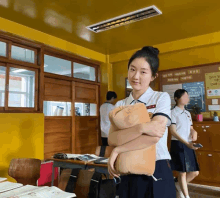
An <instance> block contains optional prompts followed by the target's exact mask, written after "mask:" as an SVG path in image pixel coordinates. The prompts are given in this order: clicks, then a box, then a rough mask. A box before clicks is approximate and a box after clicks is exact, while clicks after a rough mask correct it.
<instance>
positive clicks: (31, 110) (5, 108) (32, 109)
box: [0, 64, 39, 113]
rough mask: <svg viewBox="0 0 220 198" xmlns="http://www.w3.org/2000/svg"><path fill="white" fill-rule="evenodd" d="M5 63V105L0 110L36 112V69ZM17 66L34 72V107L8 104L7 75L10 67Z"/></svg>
mask: <svg viewBox="0 0 220 198" xmlns="http://www.w3.org/2000/svg"><path fill="white" fill-rule="evenodd" d="M5 65H6V84H5V106H4V107H3V108H1V109H0V110H1V111H3V112H5V111H7V112H14V113H20V112H37V111H38V94H39V93H38V90H39V88H38V73H39V72H38V70H37V69H34V68H27V67H24V66H23V67H22V66H18V65H14V64H5ZM11 67H12V68H18V69H26V70H30V71H34V72H35V88H34V107H10V106H8V101H9V75H10V72H9V71H10V68H11Z"/></svg>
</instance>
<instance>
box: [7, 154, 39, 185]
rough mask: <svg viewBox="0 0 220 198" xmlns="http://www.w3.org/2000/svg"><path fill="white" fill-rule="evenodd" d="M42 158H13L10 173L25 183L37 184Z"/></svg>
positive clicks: (18, 180)
mask: <svg viewBox="0 0 220 198" xmlns="http://www.w3.org/2000/svg"><path fill="white" fill-rule="evenodd" d="M40 167H41V160H39V159H32V158H17V159H12V160H11V162H10V165H9V170H8V175H9V176H11V177H12V178H14V179H15V180H16V181H17V182H18V183H22V184H23V185H27V184H29V185H34V186H36V184H37V180H38V179H39V178H40Z"/></svg>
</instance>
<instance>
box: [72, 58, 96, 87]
mask: <svg viewBox="0 0 220 198" xmlns="http://www.w3.org/2000/svg"><path fill="white" fill-rule="evenodd" d="M74 63H79V64H82V65H84V66H88V67H93V68H95V81H92V80H85V79H81V78H75V77H74V70H73V78H74V80H75V79H81V80H83V81H86V82H93V83H98V81H99V75H98V68H99V66H98V65H93V64H88V63H86V62H84V61H80V60H74V61H73V65H74ZM73 69H74V67H73Z"/></svg>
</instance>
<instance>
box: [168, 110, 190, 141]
mask: <svg viewBox="0 0 220 198" xmlns="http://www.w3.org/2000/svg"><path fill="white" fill-rule="evenodd" d="M171 124H175V125H176V132H177V133H178V134H179V135H180V136H181V138H183V139H184V140H185V141H187V142H191V141H192V138H191V135H190V127H191V126H192V125H193V123H192V117H191V114H190V112H189V111H187V110H186V109H184V110H182V109H180V108H179V107H177V106H176V107H175V108H174V109H173V110H172V111H171ZM171 140H177V139H176V138H175V137H174V136H172V138H171Z"/></svg>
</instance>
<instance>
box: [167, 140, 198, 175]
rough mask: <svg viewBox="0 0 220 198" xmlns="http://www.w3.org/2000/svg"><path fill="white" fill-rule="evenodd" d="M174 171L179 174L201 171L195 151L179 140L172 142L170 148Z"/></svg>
mask: <svg viewBox="0 0 220 198" xmlns="http://www.w3.org/2000/svg"><path fill="white" fill-rule="evenodd" d="M170 155H171V158H172V160H171V167H172V170H175V171H179V172H193V171H199V170H200V169H199V164H198V162H197V159H196V154H195V151H194V150H193V149H190V148H188V147H187V146H186V145H185V144H183V143H182V142H180V141H178V140H172V141H171V147H170Z"/></svg>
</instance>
